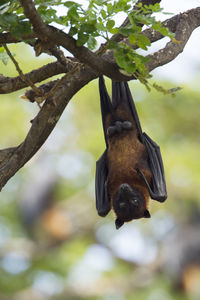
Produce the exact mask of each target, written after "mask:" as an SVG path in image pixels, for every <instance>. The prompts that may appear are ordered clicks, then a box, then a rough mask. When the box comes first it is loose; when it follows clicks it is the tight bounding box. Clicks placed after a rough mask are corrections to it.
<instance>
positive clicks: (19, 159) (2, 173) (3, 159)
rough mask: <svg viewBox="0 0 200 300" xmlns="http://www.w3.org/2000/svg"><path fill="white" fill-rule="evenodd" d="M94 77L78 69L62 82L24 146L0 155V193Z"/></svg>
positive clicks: (34, 121)
mask: <svg viewBox="0 0 200 300" xmlns="http://www.w3.org/2000/svg"><path fill="white" fill-rule="evenodd" d="M96 76H97V75H96V73H94V72H91V70H90V71H88V68H87V67H81V69H80V70H79V71H78V72H77V73H75V74H73V75H72V76H71V77H68V78H66V80H65V81H64V82H63V83H62V85H60V86H59V88H58V89H57V90H56V91H55V93H54V94H53V96H52V97H50V98H48V99H47V100H46V102H45V103H44V105H43V107H42V109H41V110H40V111H39V113H38V115H37V116H36V118H35V119H34V120H33V122H32V126H31V128H30V130H29V132H28V134H27V137H26V139H25V140H24V142H23V143H22V144H20V145H19V146H18V147H16V148H10V149H5V150H1V151H0V190H1V189H2V187H3V186H4V185H5V184H6V183H7V181H8V180H9V179H10V178H11V177H12V176H13V175H14V174H15V173H16V172H17V171H18V170H19V169H20V168H21V167H22V166H23V165H24V164H25V163H26V162H27V161H28V160H30V159H31V157H32V156H33V155H34V154H35V153H36V152H37V151H38V149H39V148H40V147H41V146H42V145H43V143H44V142H45V141H46V139H47V137H48V136H49V134H50V133H51V132H52V130H53V129H54V127H55V125H56V123H57V122H58V120H59V118H60V116H61V114H62V112H63V110H64V109H65V107H66V105H67V104H68V102H69V100H70V99H71V98H72V96H73V95H74V94H75V93H76V92H77V91H79V90H80V89H81V88H82V87H83V86H84V85H86V84H87V83H88V82H89V81H91V80H92V79H94V78H95V77H96Z"/></svg>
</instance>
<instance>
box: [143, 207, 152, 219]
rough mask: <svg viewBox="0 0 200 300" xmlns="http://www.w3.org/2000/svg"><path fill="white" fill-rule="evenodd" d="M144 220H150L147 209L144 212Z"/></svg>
mask: <svg viewBox="0 0 200 300" xmlns="http://www.w3.org/2000/svg"><path fill="white" fill-rule="evenodd" d="M144 218H151V215H150V212H149V211H148V210H147V209H146V210H145V212H144Z"/></svg>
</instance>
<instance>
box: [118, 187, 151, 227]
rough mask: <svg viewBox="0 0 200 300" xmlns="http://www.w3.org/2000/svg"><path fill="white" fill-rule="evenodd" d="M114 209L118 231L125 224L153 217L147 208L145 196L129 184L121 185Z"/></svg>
mask: <svg viewBox="0 0 200 300" xmlns="http://www.w3.org/2000/svg"><path fill="white" fill-rule="evenodd" d="M113 209H114V211H115V213H116V215H117V219H116V221H115V225H116V228H117V229H119V228H120V227H121V226H122V225H123V224H124V222H128V221H131V220H133V219H140V218H150V217H151V215H150V213H149V211H148V210H147V208H146V202H145V198H144V196H143V195H142V194H141V193H140V192H139V191H138V190H137V189H136V188H133V187H132V186H130V185H129V184H127V183H123V184H121V185H120V187H119V189H118V191H117V192H116V194H115V195H114V197H113Z"/></svg>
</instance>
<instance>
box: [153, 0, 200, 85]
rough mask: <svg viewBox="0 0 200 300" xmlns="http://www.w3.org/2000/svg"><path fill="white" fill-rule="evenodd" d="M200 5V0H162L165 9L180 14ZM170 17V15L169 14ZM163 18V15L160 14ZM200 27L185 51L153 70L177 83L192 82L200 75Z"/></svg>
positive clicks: (157, 74)
mask: <svg viewBox="0 0 200 300" xmlns="http://www.w3.org/2000/svg"><path fill="white" fill-rule="evenodd" d="M198 6H200V0H162V1H161V7H163V8H164V11H166V12H170V13H174V14H178V13H181V12H184V11H187V10H188V9H191V8H195V7H198ZM167 18H168V16H167ZM160 19H163V16H160ZM199 52H200V28H198V29H196V30H195V31H194V32H193V34H192V36H191V37H190V39H189V41H188V43H187V45H186V46H185V49H184V51H183V53H181V54H180V55H179V56H178V57H177V58H176V59H175V60H174V61H172V62H170V63H169V64H167V65H165V66H164V67H160V68H157V69H156V70H155V71H153V72H152V74H154V75H155V76H156V77H159V78H161V79H170V80H172V79H173V80H174V81H175V82H177V83H180V84H181V83H186V82H192V81H193V80H194V79H195V78H196V77H200V76H199V74H200V55H199Z"/></svg>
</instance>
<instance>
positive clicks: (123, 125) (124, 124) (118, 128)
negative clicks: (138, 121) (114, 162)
mask: <svg viewBox="0 0 200 300" xmlns="http://www.w3.org/2000/svg"><path fill="white" fill-rule="evenodd" d="M132 128H133V125H132V123H131V122H129V121H116V122H115V123H114V125H113V126H110V127H108V129H107V134H108V136H109V137H111V136H113V135H114V134H116V133H121V132H122V131H123V130H131V129H132Z"/></svg>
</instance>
